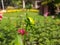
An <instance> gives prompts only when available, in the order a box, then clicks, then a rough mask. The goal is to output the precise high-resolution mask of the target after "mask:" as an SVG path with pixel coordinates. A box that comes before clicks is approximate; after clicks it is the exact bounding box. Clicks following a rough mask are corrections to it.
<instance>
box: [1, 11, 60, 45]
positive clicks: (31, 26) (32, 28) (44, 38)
mask: <svg viewBox="0 0 60 45" xmlns="http://www.w3.org/2000/svg"><path fill="white" fill-rule="evenodd" d="M15 13H16V12H15ZM19 13H20V12H19ZM8 14H9V13H8ZM10 14H11V13H10ZM7 16H8V15H7ZM10 16H11V15H10ZM28 17H30V16H28V15H27V16H26V17H21V16H16V17H15V18H9V17H7V18H6V19H5V18H3V20H2V21H0V45H15V39H16V36H17V35H19V34H18V33H17V30H18V29H19V28H23V29H25V30H26V31H27V32H28V33H27V36H24V38H23V42H24V44H25V45H29V44H30V45H60V19H55V20H53V19H51V18H50V17H46V18H45V17H42V16H41V17H39V16H38V18H37V16H35V17H36V18H35V17H34V18H32V17H30V18H28ZM14 19H15V20H14ZM33 22H34V23H33ZM16 34H17V35H16Z"/></svg>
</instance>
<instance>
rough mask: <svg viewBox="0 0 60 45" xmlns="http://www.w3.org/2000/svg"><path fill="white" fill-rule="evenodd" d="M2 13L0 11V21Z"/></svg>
mask: <svg viewBox="0 0 60 45" xmlns="http://www.w3.org/2000/svg"><path fill="white" fill-rule="evenodd" d="M2 15H3V14H2V13H1V12H0V21H1V20H2Z"/></svg>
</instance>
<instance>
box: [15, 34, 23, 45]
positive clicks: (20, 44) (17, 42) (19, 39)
mask: <svg viewBox="0 0 60 45" xmlns="http://www.w3.org/2000/svg"><path fill="white" fill-rule="evenodd" d="M15 45H23V40H22V36H21V35H17V37H16V40H15Z"/></svg>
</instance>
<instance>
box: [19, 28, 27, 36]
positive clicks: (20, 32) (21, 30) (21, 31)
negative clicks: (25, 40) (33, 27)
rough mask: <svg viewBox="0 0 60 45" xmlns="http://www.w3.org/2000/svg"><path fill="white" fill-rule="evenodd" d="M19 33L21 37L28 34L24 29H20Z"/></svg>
mask: <svg viewBox="0 0 60 45" xmlns="http://www.w3.org/2000/svg"><path fill="white" fill-rule="evenodd" d="M18 33H19V34H21V35H24V34H26V31H25V30H24V29H19V30H18Z"/></svg>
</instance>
